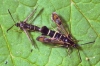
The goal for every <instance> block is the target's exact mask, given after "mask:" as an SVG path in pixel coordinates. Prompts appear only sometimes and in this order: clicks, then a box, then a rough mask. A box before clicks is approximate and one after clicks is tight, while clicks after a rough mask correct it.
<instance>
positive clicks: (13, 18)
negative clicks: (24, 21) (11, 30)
mask: <svg viewBox="0 0 100 66" xmlns="http://www.w3.org/2000/svg"><path fill="white" fill-rule="evenodd" d="M8 13H9V14H10V16H11V18H12V20H13V21H14V23H16V22H15V20H14V18H13V17H12V15H11V12H10V10H9V9H8Z"/></svg>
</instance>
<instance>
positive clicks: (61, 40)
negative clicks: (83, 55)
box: [37, 12, 76, 47]
mask: <svg viewBox="0 0 100 66" xmlns="http://www.w3.org/2000/svg"><path fill="white" fill-rule="evenodd" d="M52 19H53V21H54V22H55V23H56V24H57V26H58V28H59V31H61V32H63V33H64V34H62V33H60V32H57V31H53V30H49V29H48V28H47V27H46V26H43V27H42V28H41V33H42V35H47V36H50V37H51V38H48V39H47V38H46V37H43V36H41V37H38V39H37V40H38V41H41V42H47V41H48V40H49V41H48V43H50V41H51V43H58V44H59V45H60V46H63V47H76V43H75V42H74V41H73V40H72V37H71V36H70V35H69V34H68V33H66V32H65V29H64V27H63V25H62V21H61V19H60V17H59V16H58V15H57V14H56V13H55V12H54V13H53V14H52ZM41 39H42V40H41ZM43 39H44V41H43ZM46 40H47V41H46ZM55 41H56V42H55Z"/></svg>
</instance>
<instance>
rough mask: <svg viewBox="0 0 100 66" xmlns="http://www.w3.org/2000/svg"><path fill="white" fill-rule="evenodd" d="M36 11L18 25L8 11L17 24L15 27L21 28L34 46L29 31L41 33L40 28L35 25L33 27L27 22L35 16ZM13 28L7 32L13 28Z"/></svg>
mask: <svg viewBox="0 0 100 66" xmlns="http://www.w3.org/2000/svg"><path fill="white" fill-rule="evenodd" d="M35 11H36V9H35V10H34V11H33V12H32V13H31V14H30V15H29V16H28V17H27V18H26V19H25V20H24V21H20V22H19V23H16V22H15V21H14V19H13V17H12V15H11V13H10V11H9V10H8V12H9V14H10V16H11V18H12V19H13V21H14V22H15V24H14V25H13V26H16V27H19V28H20V29H21V30H23V31H24V32H25V33H26V35H27V37H28V38H29V40H30V41H31V43H32V44H33V45H34V42H33V41H32V38H31V37H30V34H29V31H39V29H40V28H39V27H37V26H35V25H31V24H28V23H27V21H28V19H29V18H30V17H31V16H32V15H33V14H34V12H35ZM13 26H11V27H10V28H9V29H8V30H7V32H8V31H9V30H10V29H11V28H12V27H13Z"/></svg>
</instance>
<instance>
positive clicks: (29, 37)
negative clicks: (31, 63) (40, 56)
mask: <svg viewBox="0 0 100 66" xmlns="http://www.w3.org/2000/svg"><path fill="white" fill-rule="evenodd" d="M23 31H24V32H25V33H26V35H27V37H28V39H29V40H30V42H31V43H32V45H34V47H35V48H36V47H37V46H36V45H35V43H34V42H33V39H32V37H31V36H30V34H29V32H28V31H27V30H25V29H23Z"/></svg>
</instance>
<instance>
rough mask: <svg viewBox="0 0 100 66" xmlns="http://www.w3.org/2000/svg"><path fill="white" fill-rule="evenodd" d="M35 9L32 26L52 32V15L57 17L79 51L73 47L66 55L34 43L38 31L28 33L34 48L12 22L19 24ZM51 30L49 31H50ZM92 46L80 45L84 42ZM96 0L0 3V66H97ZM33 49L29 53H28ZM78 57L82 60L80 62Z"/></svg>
mask: <svg viewBox="0 0 100 66" xmlns="http://www.w3.org/2000/svg"><path fill="white" fill-rule="evenodd" d="M36 6H38V8H37V11H36V13H35V15H34V16H33V18H31V20H32V24H33V25H37V26H39V27H42V26H47V27H48V28H50V29H52V28H54V29H56V26H55V24H54V23H53V22H52V20H51V14H52V12H56V13H57V14H58V15H60V16H61V19H62V22H63V24H64V27H65V28H66V29H67V28H69V32H71V34H72V35H73V37H74V38H75V39H76V40H79V42H78V45H80V47H81V48H82V50H79V52H80V56H79V55H78V51H77V49H75V48H74V47H73V48H72V49H71V51H72V52H71V53H70V54H69V55H68V52H67V51H68V49H67V48H61V47H54V46H52V45H50V44H44V43H41V42H39V41H37V40H36V38H37V37H38V36H41V33H39V32H31V35H32V36H31V37H32V38H33V40H34V41H35V44H36V45H37V46H38V49H37V48H36V49H35V48H34V47H33V45H32V44H31V42H30V41H29V39H28V38H27V36H26V34H25V33H24V31H21V30H20V29H19V28H18V27H16V26H14V27H13V28H12V29H11V30H9V32H8V33H7V32H6V30H7V29H8V28H9V27H11V26H12V25H13V24H14V22H13V20H12V19H11V17H10V15H9V13H8V9H9V10H10V12H11V14H12V16H13V18H14V20H15V21H16V23H17V22H19V21H23V20H24V19H25V18H26V17H27V16H28V15H29V14H30V13H31V12H32V11H33V10H34V7H36ZM52 30H53V29H52ZM92 41H95V42H94V43H90V44H86V45H81V44H84V43H88V42H92ZM99 43H100V0H31V1H29V0H19V1H17V0H0V66H99V65H100V57H99V56H100V51H99V50H100V44H99ZM32 50H33V51H32ZM80 57H81V59H82V61H80Z"/></svg>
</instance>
